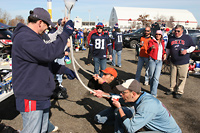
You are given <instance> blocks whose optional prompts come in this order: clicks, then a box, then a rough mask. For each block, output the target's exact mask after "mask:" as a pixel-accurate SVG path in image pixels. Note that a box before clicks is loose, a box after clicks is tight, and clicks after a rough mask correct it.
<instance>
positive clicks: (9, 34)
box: [0, 30, 12, 39]
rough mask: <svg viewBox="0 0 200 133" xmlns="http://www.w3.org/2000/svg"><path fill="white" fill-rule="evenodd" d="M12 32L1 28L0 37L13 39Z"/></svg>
mask: <svg viewBox="0 0 200 133" xmlns="http://www.w3.org/2000/svg"><path fill="white" fill-rule="evenodd" d="M11 37H12V32H10V31H8V30H0V39H11Z"/></svg>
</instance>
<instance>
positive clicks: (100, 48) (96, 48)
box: [90, 22, 112, 77]
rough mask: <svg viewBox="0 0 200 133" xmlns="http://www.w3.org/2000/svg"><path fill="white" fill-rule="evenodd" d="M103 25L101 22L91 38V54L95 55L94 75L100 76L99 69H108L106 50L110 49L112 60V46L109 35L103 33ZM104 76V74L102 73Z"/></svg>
mask: <svg viewBox="0 0 200 133" xmlns="http://www.w3.org/2000/svg"><path fill="white" fill-rule="evenodd" d="M103 27H104V25H103V23H101V22H99V23H98V24H97V25H96V29H97V32H95V33H93V34H92V36H91V44H90V52H91V53H92V54H93V60H94V73H95V74H99V67H100V69H101V70H105V69H106V61H107V58H106V57H107V56H106V50H107V48H108V51H109V58H110V60H112V44H111V42H110V39H109V36H108V34H105V33H104V32H103ZM100 76H101V77H102V76H103V73H102V72H101V73H100Z"/></svg>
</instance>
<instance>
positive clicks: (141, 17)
mask: <svg viewBox="0 0 200 133" xmlns="http://www.w3.org/2000/svg"><path fill="white" fill-rule="evenodd" d="M148 17H149V15H148V14H147V15H139V18H138V19H137V20H138V21H141V22H142V26H143V27H146V26H149V25H150V23H151V19H148Z"/></svg>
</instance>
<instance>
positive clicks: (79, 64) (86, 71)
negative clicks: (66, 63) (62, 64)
mask: <svg viewBox="0 0 200 133" xmlns="http://www.w3.org/2000/svg"><path fill="white" fill-rule="evenodd" d="M74 61H75V63H76V64H77V65H78V66H79V67H80V68H81V69H82V70H83V71H84V72H86V73H88V74H90V75H92V76H93V75H94V74H93V73H91V72H88V71H87V70H85V69H84V68H82V67H81V65H80V64H79V63H78V62H77V61H76V59H75V58H74Z"/></svg>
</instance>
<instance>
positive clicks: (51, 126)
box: [48, 121, 55, 133]
mask: <svg viewBox="0 0 200 133" xmlns="http://www.w3.org/2000/svg"><path fill="white" fill-rule="evenodd" d="M54 128H55V126H54V125H53V124H52V123H51V122H50V121H49V122H48V133H49V132H52V131H53V130H54Z"/></svg>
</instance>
